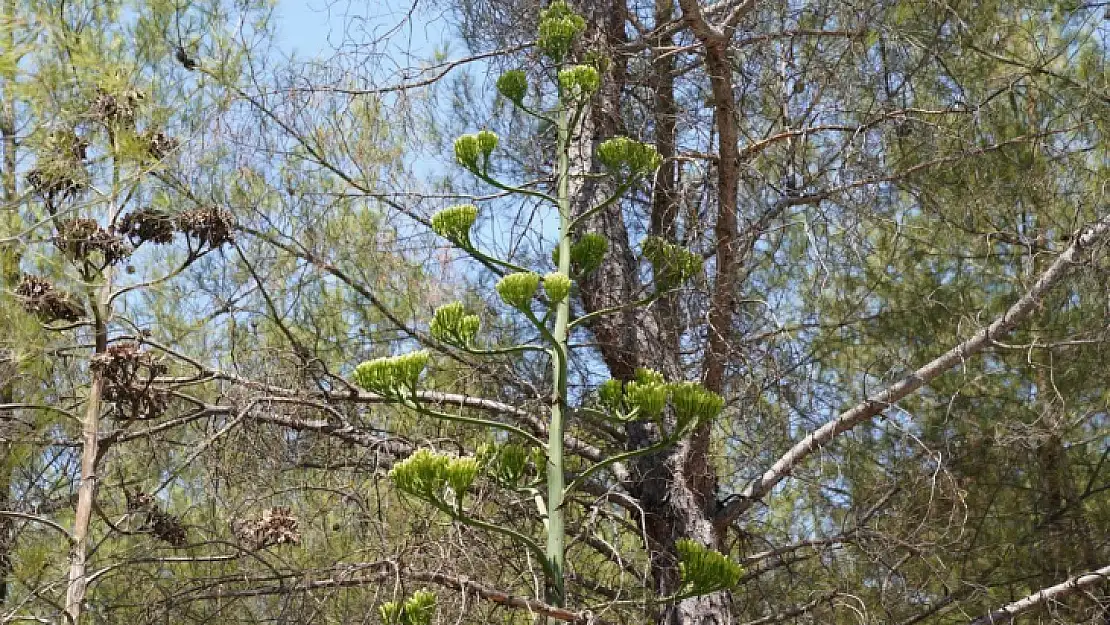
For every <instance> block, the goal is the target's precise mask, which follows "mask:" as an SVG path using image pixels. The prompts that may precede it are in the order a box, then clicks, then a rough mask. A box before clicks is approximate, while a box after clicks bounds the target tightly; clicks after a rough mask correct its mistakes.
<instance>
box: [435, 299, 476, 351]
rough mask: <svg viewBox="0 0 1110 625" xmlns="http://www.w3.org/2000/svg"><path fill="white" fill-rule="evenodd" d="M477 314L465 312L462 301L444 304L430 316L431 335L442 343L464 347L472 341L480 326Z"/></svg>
mask: <svg viewBox="0 0 1110 625" xmlns="http://www.w3.org/2000/svg"><path fill="white" fill-rule="evenodd" d="M481 323H482V321H481V319H479V318H478V315H468V314H466V309H465V308H463V305H462V302H454V303H452V304H445V305H443V306H440V307H439V308H437V309H436V312H435V316H433V317H432V325H431V333H432V336H433V337H434V338H436V339H438V340H440V341H443V342H444V343H450V344H452V345H459V346H462V347H466V346H468V345H470V344H472V343H473V342H474V338H475V337H477V336H478V329H479V328H480V327H481Z"/></svg>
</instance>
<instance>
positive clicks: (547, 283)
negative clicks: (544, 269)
mask: <svg viewBox="0 0 1110 625" xmlns="http://www.w3.org/2000/svg"><path fill="white" fill-rule="evenodd" d="M543 290H544V292H546V293H547V298H548V299H549V300H551V303H552V304H558V303H559V302H561V301H563V300H564V299H566V298H567V295H569V294H570V278H568V277H567V274H565V273H561V272H558V271H553V272H551V273H549V274H547V275H546V276H544V277H543Z"/></svg>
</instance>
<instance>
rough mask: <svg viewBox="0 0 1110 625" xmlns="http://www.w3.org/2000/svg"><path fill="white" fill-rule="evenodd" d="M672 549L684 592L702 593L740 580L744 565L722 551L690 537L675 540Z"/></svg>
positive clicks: (722, 588)
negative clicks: (675, 555)
mask: <svg viewBox="0 0 1110 625" xmlns="http://www.w3.org/2000/svg"><path fill="white" fill-rule="evenodd" d="M675 549H676V550H677V551H678V558H679V570H680V572H681V574H682V586H683V593H684V594H689V595H705V594H709V593H713V592H717V591H719V590H726V589H729V588H732V587H733V586H735V585H736V584H738V583H739V582H740V576H741V575H742V574H743V572H744V569H743V567H741V566H740V565H739V564H737V563H736V562H733V561H732V560H730V559H729V558H727V557H726V556H724V555H723V554H722V553H720V552H718V551H714V550H712V549H708V548H706V547H705V546H704V545H702V544H701V543H699V542H697V541H694V540H690V539H689V538H680V539H678V540H677V541H676V542H675Z"/></svg>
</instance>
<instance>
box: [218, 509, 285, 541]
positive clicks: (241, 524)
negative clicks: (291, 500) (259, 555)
mask: <svg viewBox="0 0 1110 625" xmlns="http://www.w3.org/2000/svg"><path fill="white" fill-rule="evenodd" d="M231 533H232V534H234V535H235V537H236V538H237V539H239V541H240V542H241V543H243V545H244V546H245V547H247V548H248V549H251V550H255V549H264V548H266V547H269V546H271V545H281V544H286V543H288V544H290V545H298V544H300V542H301V533H300V531H299V530H298V529H297V519H296V518H295V517H294V516H293V514H292V511H291V510H290V509H289V508H281V507H277V508H269V509H267V510H263V511H262V516H261V517H260V518H258V519H235V520H233V521H232V522H231Z"/></svg>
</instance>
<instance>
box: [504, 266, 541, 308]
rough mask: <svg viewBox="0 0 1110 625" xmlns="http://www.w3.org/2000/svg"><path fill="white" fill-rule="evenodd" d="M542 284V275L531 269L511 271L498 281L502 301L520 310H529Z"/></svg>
mask: <svg viewBox="0 0 1110 625" xmlns="http://www.w3.org/2000/svg"><path fill="white" fill-rule="evenodd" d="M539 286H540V275H539V274H538V273H534V272H531V271H521V272H518V273H510V274H509V275H507V276H505V277H504V278H501V280H499V281H498V282H497V287H496V288H497V294H498V295H500V296H501V301H503V302H505V303H506V304H508V305H509V306H512V307H513V308H516V309H518V310H527V309H528V307H529V305H530V304H531V303H532V298H533V297H535V295H536V289H537V288H539Z"/></svg>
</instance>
